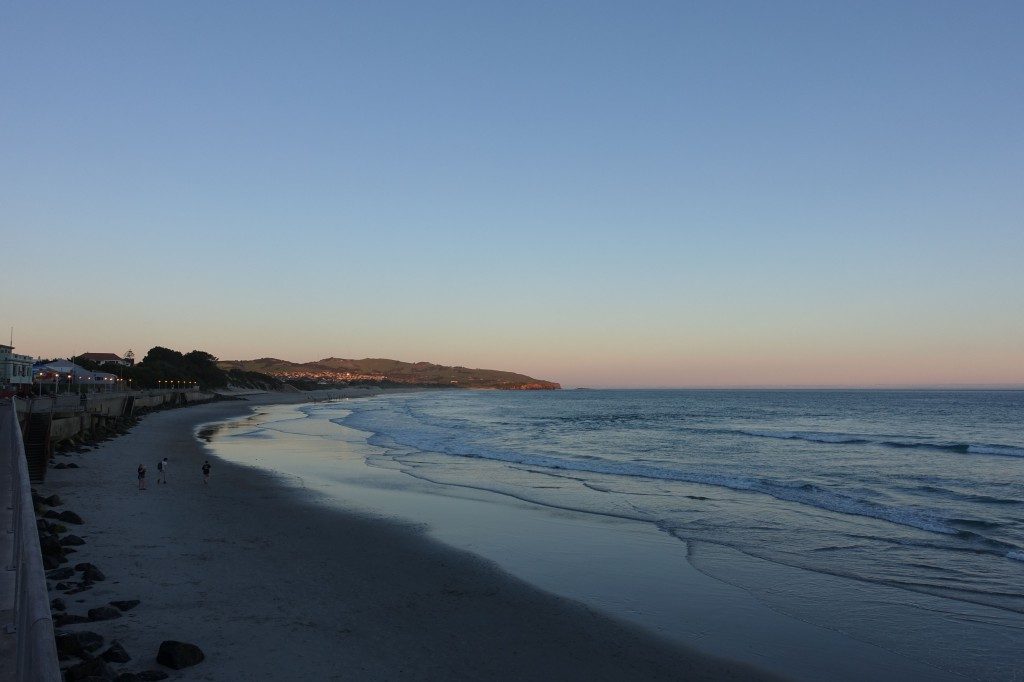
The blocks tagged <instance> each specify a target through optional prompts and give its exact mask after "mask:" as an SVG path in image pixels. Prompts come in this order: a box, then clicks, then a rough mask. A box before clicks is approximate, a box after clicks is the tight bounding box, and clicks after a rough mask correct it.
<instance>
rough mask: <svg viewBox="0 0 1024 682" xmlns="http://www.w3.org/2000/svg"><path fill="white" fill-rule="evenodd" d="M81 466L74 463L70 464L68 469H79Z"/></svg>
mask: <svg viewBox="0 0 1024 682" xmlns="http://www.w3.org/2000/svg"><path fill="white" fill-rule="evenodd" d="M78 468H79V466H78V465H77V464H75V463H74V462H68V469H78Z"/></svg>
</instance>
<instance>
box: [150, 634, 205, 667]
mask: <svg viewBox="0 0 1024 682" xmlns="http://www.w3.org/2000/svg"><path fill="white" fill-rule="evenodd" d="M204 658H206V656H204V655H203V651H202V649H200V648H199V647H197V646H196V645H195V644H189V643H188V642H176V641H174V640H167V641H164V642H161V643H160V651H158V652H157V654H156V662H157V663H159V664H160V665H166V666H167V667H168V668H174V669H175V670H181V669H182V668H187V667H189V666H192V665H196V664H197V663H201V662H202V660H203V659H204Z"/></svg>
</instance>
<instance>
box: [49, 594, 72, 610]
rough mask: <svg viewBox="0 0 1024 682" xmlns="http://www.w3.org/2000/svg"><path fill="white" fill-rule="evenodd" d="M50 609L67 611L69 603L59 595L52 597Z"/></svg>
mask: <svg viewBox="0 0 1024 682" xmlns="http://www.w3.org/2000/svg"><path fill="white" fill-rule="evenodd" d="M50 610H51V611H67V610H68V605H67V604H66V603H65V602H64V600H63V599H61V598H60V597H57V598H55V599H51V600H50Z"/></svg>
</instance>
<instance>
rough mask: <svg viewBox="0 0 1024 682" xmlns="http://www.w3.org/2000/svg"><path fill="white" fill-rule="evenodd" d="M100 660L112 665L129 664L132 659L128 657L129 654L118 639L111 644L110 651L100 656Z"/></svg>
mask: <svg viewBox="0 0 1024 682" xmlns="http://www.w3.org/2000/svg"><path fill="white" fill-rule="evenodd" d="M100 658H102V659H103V660H104V661H109V662H110V663H127V662H128V661H130V660H132V657H131V656H129V655H128V652H127V651H125V650H124V647H123V646H121V643H120V642H118V641H117V640H116V639H115V640H114V641H113V642H111V643H110V648H109V649H107V650H106V651H104V652H103V653H102V654H100Z"/></svg>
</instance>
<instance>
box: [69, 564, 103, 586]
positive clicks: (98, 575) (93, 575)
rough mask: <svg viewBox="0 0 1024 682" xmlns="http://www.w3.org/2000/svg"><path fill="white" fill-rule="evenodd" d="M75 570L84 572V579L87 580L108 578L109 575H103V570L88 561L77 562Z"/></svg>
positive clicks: (97, 580)
mask: <svg viewBox="0 0 1024 682" xmlns="http://www.w3.org/2000/svg"><path fill="white" fill-rule="evenodd" d="M75 570H76V571H81V572H82V580H83V581H85V582H99V581H100V580H106V579H107V576H105V575H103V571H101V570H100V569H98V568H96V566H95V565H93V564H90V563H88V562H82V563H80V564H75Z"/></svg>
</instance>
